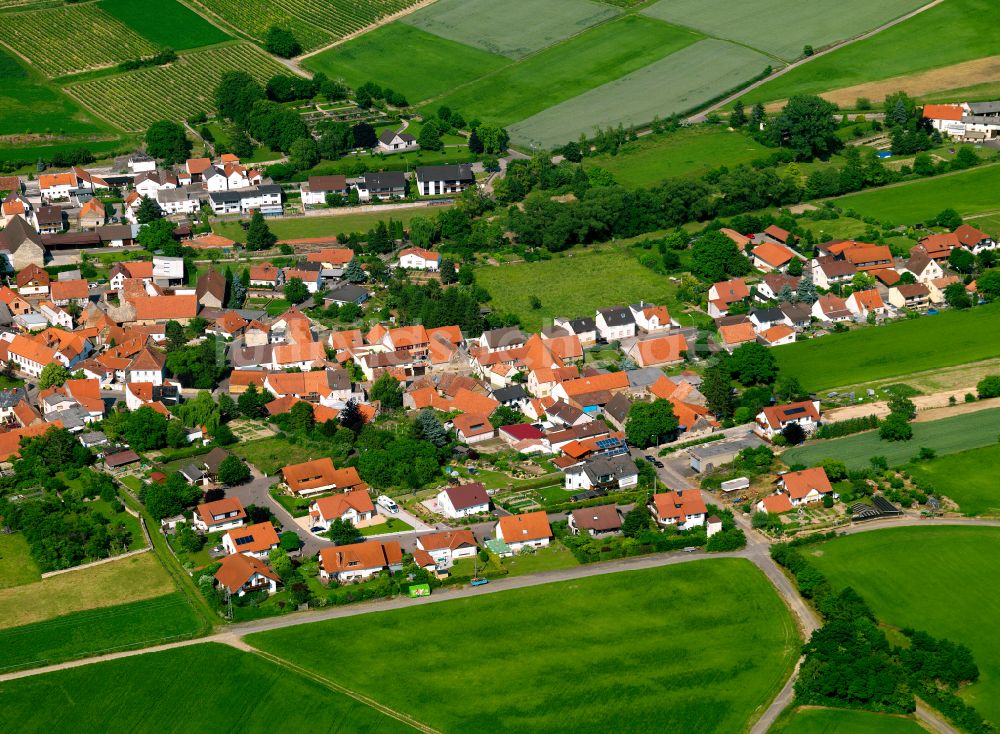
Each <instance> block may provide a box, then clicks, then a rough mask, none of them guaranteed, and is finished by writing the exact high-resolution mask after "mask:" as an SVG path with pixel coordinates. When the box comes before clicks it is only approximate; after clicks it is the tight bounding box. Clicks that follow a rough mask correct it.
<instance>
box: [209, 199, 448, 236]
mask: <svg viewBox="0 0 1000 734" xmlns="http://www.w3.org/2000/svg"><path fill="white" fill-rule="evenodd" d="M446 208H447V207H446V206H430V207H426V206H415V207H412V208H407V209H388V208H386V209H383V210H376V211H371V212H360V213H357V214H342V215H339V216H330V217H301V218H299V219H277V220H273V221H269V222H268V223H267V224H268V226H269V227H270V228H271V231H272V232H274V234H276V235H277V236H278V239H279V240H295V239H306V238H309V237H336V236H337V235H338V234H349V233H351V232H367V231H368V230H370V229H371V228H372V227H374V226H375V225H377V224H378V223H379V222H380V221H383V220H384V221H386V222H388V221H389V220H390V219H395V220H396V221H400V222H402V223H403V224H404V225H405V224H407V223H408V222H409V221H410V220H411V219H413V218H414V217H434V216H436V215H437V213H438V212H440V211H443V210H444V209H446ZM212 231H214V232H215V233H216V234H221V235H222V236H224V237H229V238H230V239H232V240H235V241H237V242H242V241H244V240H245V239H246V236H247V235H246V232H245V231H244V230H243V227H241V226H240V223H239V222H215V223H214V224H213V225H212Z"/></svg>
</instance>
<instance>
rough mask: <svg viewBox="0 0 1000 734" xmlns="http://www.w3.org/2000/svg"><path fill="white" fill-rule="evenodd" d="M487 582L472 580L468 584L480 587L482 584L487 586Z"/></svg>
mask: <svg viewBox="0 0 1000 734" xmlns="http://www.w3.org/2000/svg"><path fill="white" fill-rule="evenodd" d="M489 582H490V580H489V579H472V581H470V582H469V584H470V585H471V586H482V585H483V584H488V583H489Z"/></svg>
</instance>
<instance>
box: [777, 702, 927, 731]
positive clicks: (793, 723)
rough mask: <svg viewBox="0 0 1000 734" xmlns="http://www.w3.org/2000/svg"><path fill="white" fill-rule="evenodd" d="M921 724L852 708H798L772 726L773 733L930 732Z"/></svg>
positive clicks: (898, 717) (899, 717)
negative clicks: (852, 709)
mask: <svg viewBox="0 0 1000 734" xmlns="http://www.w3.org/2000/svg"><path fill="white" fill-rule="evenodd" d="M926 731H927V730H926V729H924V728H923V727H922V726H920V724H918V723H917V722H916V721H914V720H913V719H907V718H904V717H902V716H888V715H886V714H874V713H871V712H870V711H850V710H848V709H814V708H808V709H807V708H800V709H796V710H795V712H794V713H793V714H791V715H790V716H789V717H788V718H787V719H783V720H781V721H779V722H778V723H776V724H775V725H774V726H773V727H772V728H771V734H926Z"/></svg>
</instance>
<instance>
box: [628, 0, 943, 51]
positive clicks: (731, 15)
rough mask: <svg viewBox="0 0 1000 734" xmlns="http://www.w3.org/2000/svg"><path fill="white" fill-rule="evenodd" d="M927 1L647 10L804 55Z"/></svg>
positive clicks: (675, 4) (774, 2) (694, 4)
mask: <svg viewBox="0 0 1000 734" xmlns="http://www.w3.org/2000/svg"><path fill="white" fill-rule="evenodd" d="M922 4H923V2H922V0H882V2H878V3H870V2H867V0H846V2H842V3H838V4H837V5H836V7H831V6H830V5H828V4H826V3H817V2H813V3H788V2H786V0H749V2H740V3H718V4H715V5H707V6H706V5H705V3H702V2H699V0H660V2H658V3H655V4H654V5H652V6H650V7H648V8H646V9H645V10H643V13H645V14H647V15H651V16H653V17H655V18H660V19H662V20H665V21H668V22H670V23H676V24H677V25H682V26H687V27H689V28H695V29H697V30H699V31H702V32H703V33H706V34H708V35H710V36H714V37H716V38H725V39H727V40H731V41H736V42H738V43H742V44H745V45H747V46H750V47H752V48H757V49H760V50H761V51H764V52H766V53H770V54H773V55H775V56H777V57H779V58H782V59H784V60H786V61H791V60H792V59H795V58H798V57H799V56H802V48H803V46H804V45H806V44H810V45H812V46H814V47H815V48H817V49H818V48H821V47H822V46H827V45H829V44H831V43H833V42H835V41H839V40H841V39H844V38H850V37H851V36H856V35H858V34H859V33H863V32H864V31H867V30H871V29H872V28H876V27H878V26H880V25H881V24H883V23H885V22H887V21H890V20H892V19H893V18H897V17H899V16H901V15H903V14H905V13H907V12H909V11H910V10H913V9H914V8H917V7H919V6H920V5H922Z"/></svg>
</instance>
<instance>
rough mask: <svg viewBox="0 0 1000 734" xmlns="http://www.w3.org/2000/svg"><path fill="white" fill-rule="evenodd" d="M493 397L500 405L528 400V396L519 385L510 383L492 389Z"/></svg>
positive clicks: (509, 404)
mask: <svg viewBox="0 0 1000 734" xmlns="http://www.w3.org/2000/svg"><path fill="white" fill-rule="evenodd" d="M493 399H494V400H496V401H497V402H499V403H500V404H501V405H507V406H511V405H516V404H517V403H522V402H527V401H528V400H530V397H529V396H528V393H526V392H525V391H524V388H523V387H521V386H520V385H511V386H510V387H501V388H500V389H498V390H494V391H493Z"/></svg>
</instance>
